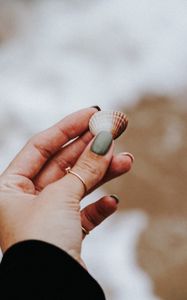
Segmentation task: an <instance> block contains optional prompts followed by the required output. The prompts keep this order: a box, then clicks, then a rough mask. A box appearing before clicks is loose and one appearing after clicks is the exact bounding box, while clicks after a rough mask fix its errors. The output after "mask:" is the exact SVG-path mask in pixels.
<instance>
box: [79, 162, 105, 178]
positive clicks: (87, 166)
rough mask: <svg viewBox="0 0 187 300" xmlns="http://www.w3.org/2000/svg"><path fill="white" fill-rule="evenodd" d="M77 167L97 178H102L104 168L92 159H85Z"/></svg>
mask: <svg viewBox="0 0 187 300" xmlns="http://www.w3.org/2000/svg"><path fill="white" fill-rule="evenodd" d="M77 167H78V168H79V169H80V170H83V171H84V172H86V173H87V174H88V175H91V176H94V177H96V178H100V177H101V176H102V169H101V168H100V167H99V165H98V164H96V163H95V162H94V161H92V160H89V159H84V160H83V161H81V162H80V163H79V164H78V166H77Z"/></svg>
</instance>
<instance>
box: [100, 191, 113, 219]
mask: <svg viewBox="0 0 187 300" xmlns="http://www.w3.org/2000/svg"><path fill="white" fill-rule="evenodd" d="M97 205H98V208H99V210H100V211H101V210H102V213H104V214H105V216H109V215H111V214H112V213H114V212H115V211H116V210H117V208H118V202H117V201H116V199H115V198H114V196H113V195H111V196H105V197H103V198H102V199H101V200H100V201H98V203H97Z"/></svg>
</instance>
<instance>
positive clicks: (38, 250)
mask: <svg viewBox="0 0 187 300" xmlns="http://www.w3.org/2000/svg"><path fill="white" fill-rule="evenodd" d="M0 299H2V300H7V299H8V300H9V299H19V300H22V299H24V300H30V299H32V300H38V299H42V300H45V299H46V300H47V299H51V300H57V299H58V300H61V299H62V300H64V299H68V300H71V299H81V300H88V299H89V300H92V299H93V300H105V297H104V294H103V291H102V289H101V287H100V286H99V284H98V283H97V282H96V281H95V279H93V278H92V277H91V275H90V274H89V273H88V272H87V271H86V270H85V269H84V268H83V267H82V266H81V265H79V263H78V262H77V261H76V260H74V259H73V258H72V257H71V256H70V255H68V254H67V253H66V252H65V251H63V250H61V249H60V248H58V247H56V246H54V245H51V244H48V243H46V242H42V241H37V240H28V241H23V242H20V243H17V244H15V245H13V246H12V247H10V248H9V249H8V250H7V251H6V252H5V254H4V256H3V258H2V261H1V264H0Z"/></svg>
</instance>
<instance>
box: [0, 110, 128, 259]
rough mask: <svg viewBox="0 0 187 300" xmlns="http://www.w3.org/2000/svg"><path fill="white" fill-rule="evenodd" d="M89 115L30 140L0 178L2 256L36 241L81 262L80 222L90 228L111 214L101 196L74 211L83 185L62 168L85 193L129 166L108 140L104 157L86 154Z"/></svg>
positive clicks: (109, 202)
mask: <svg viewBox="0 0 187 300" xmlns="http://www.w3.org/2000/svg"><path fill="white" fill-rule="evenodd" d="M95 112H96V109H95V108H86V109H83V110H80V111H78V112H75V113H73V114H71V115H69V116H67V117H66V118H64V119H63V120H62V121H60V122H58V123H57V124H55V125H54V126H52V127H51V128H49V129H47V130H45V131H43V132H41V133H39V134H38V135H36V136H34V137H32V138H31V139H30V140H29V141H28V143H27V144H26V145H25V147H24V148H23V149H22V150H21V152H20V153H19V154H18V155H17V156H16V158H15V159H14V160H13V161H12V162H11V163H10V165H9V166H8V168H7V169H6V170H5V171H4V173H3V174H2V175H1V177H0V246H1V248H2V251H3V252H5V251H6V250H7V249H8V248H9V247H10V246H12V245H13V244H15V243H17V242H20V241H23V240H28V239H37V240H43V241H45V242H48V243H51V244H53V245H56V246H58V247H60V248H61V249H63V250H65V251H66V252H67V253H69V254H70V255H71V256H73V257H74V258H75V259H76V260H78V261H79V262H80V263H82V261H81V257H80V255H81V244H82V240H83V237H84V235H83V234H82V230H81V224H82V226H83V227H84V228H85V229H86V230H87V231H90V230H92V229H93V228H94V227H95V226H97V225H99V224H100V223H101V222H102V221H103V220H104V219H105V218H107V217H108V216H109V215H110V214H112V213H113V212H114V211H115V210H116V208H117V202H116V201H115V199H114V198H113V197H109V196H106V197H103V198H102V199H100V200H98V201H97V202H96V203H93V204H90V205H89V206H87V207H85V208H84V209H83V210H82V211H81V212H80V201H81V200H82V198H83V197H84V196H85V195H84V193H85V191H84V185H83V184H82V182H81V181H80V180H79V179H78V178H77V177H76V176H74V175H72V174H70V173H69V174H66V171H65V169H66V168H67V167H69V166H70V167H72V170H73V171H74V172H76V173H77V174H79V175H80V176H81V177H82V178H83V179H84V181H85V183H86V187H87V191H88V193H89V192H90V191H92V190H94V189H95V188H96V187H98V186H99V185H101V184H103V183H104V182H106V181H108V180H110V179H112V178H114V177H117V176H119V175H121V174H123V173H125V172H127V171H128V170H129V169H130V168H131V164H132V159H131V158H130V156H128V155H124V154H123V153H122V154H118V155H113V150H114V142H113V141H112V140H111V141H109V139H110V138H109V137H108V151H106V154H105V155H99V154H96V153H94V152H93V151H91V148H92V145H93V141H92V138H93V136H92V134H91V133H90V132H89V131H88V123H89V119H90V117H91V116H92V114H93V113H95ZM74 138H77V139H75V140H73V141H72V142H71V143H68V142H70V141H71V140H72V139H74ZM67 143H68V144H67ZM109 146H110V147H109Z"/></svg>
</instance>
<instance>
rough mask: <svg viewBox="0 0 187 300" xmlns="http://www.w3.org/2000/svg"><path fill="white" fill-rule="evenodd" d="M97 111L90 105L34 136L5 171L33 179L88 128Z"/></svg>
mask: <svg viewBox="0 0 187 300" xmlns="http://www.w3.org/2000/svg"><path fill="white" fill-rule="evenodd" d="M96 111H97V109H96V108H94V107H90V108H85V109H82V110H80V111H77V112H74V113H72V114H70V115H68V116H67V117H65V118H64V119H63V120H61V121H60V122H58V123H56V124H55V125H53V126H52V127H50V128H48V129H46V130H44V131H42V132H40V133H39V134H37V135H35V136H34V137H32V138H31V139H30V140H29V141H28V143H27V144H26V145H25V147H24V148H23V149H22V150H21V151H20V152H19V153H18V155H17V156H16V157H15V159H14V160H13V161H12V162H11V163H10V165H9V166H8V168H7V169H6V170H5V173H6V174H7V173H8V174H16V175H22V176H25V177H27V178H30V179H32V178H33V177H34V176H36V175H37V173H38V172H39V171H40V170H41V168H42V167H43V165H44V164H45V163H46V161H47V160H48V159H49V158H50V157H51V156H53V155H54V154H55V153H56V152H57V151H58V150H59V149H60V148H61V147H62V146H63V145H64V144H66V143H67V142H68V141H69V140H71V139H73V138H76V137H77V136H79V135H81V134H82V133H83V132H85V131H86V130H87V129H88V123H89V119H90V117H91V116H92V115H93V114H94V113H95V112H96Z"/></svg>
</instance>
